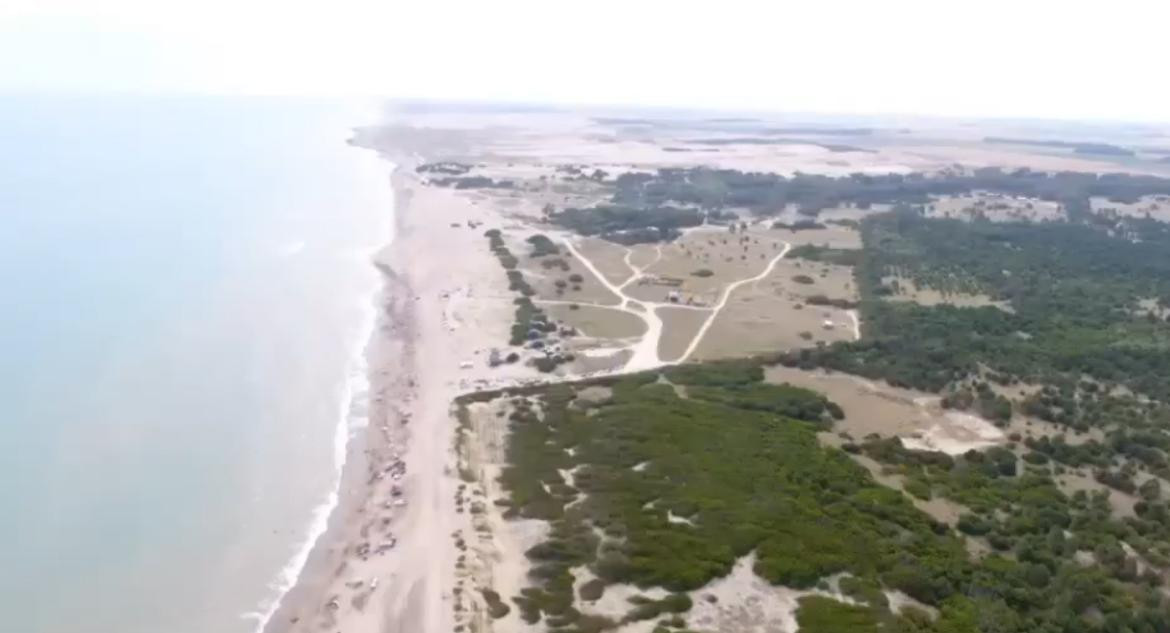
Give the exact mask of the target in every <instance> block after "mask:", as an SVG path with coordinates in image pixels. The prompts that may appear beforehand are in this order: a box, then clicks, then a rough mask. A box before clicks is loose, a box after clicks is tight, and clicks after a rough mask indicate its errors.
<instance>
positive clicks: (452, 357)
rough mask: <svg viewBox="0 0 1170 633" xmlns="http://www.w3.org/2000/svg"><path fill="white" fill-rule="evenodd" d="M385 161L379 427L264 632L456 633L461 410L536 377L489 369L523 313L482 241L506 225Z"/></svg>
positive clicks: (376, 400)
mask: <svg viewBox="0 0 1170 633" xmlns="http://www.w3.org/2000/svg"><path fill="white" fill-rule="evenodd" d="M382 157H383V158H384V159H386V160H388V161H389V163H392V164H393V165H394V169H393V171H392V173H391V175H390V182H391V185H392V187H393V190H394V219H393V223H394V235H393V239H392V241H391V242H390V243H389V244H387V245H386V246H385V247H383V248H382V249H380V250H379V252H378V253H377V255H376V256H375V257H374V265H375V266H376V267H377V268H378V269H379V271H380V272H381V275H382V288H381V289H380V291H379V294H378V298H377V314H376V317H375V318H376V322H375V326H374V330H373V334H372V336H371V337H370V341H369V343H368V345H367V348H366V359H367V367H368V376H369V407H368V423H367V426H366V427H365V429H362V430H358V431H357V432H355V433H353V434H352V435H351V437H350V439H349V445H348V448H347V451H346V452H347V455H346V460H345V466H344V468H343V469H342V473H341V478H340V485H339V488H338V492H337V499H338V501H337V504H336V506H335V507H334V509H333V511H332V512H331V513H330V516H329V519H328V521H327V527H326V529H325V531H324V532H323V533H321V534H320V536H319V537H318V538H317V539H316V541H315V543H314V544H313V546H312V547H311V549H310V551H309V554H308V556H307V558H306V561H305V564H304V566H303V567H302V569H301V573H300V574H299V576H298V577H297V579H296V582H295V583H294V584H293V586H292V587H291V588H290V589H288V591H286V592H285V593H284V594H283V595H282V596H281V598H280V599H279V603H278V604H277V605H276V608H275V609H274V610H273V613H272V615H271V617H270V618H269V619H268V622H267V623H266V624H265V625H264V626H263V627H262V628H261V629H260V630H262V631H263V632H264V633H293V632H298V631H319V630H322V627H327V628H328V630H343V631H346V633H351V632H355V631H356V632H358V633H364V632H369V633H378V632H381V631H386V630H399V629H402V630H423V631H431V630H444V629H449V628H450V627H451V625H452V618H453V616H452V609H451V605H450V604H449V602H450V601H451V591H452V588H453V585H454V570H455V560H454V558H455V554H454V552H455V549H456V548H454V547H452V544H451V542H450V541H446V542H445V541H444V539H448V538H453V537H452V536H451V535H452V534H453V532H455V531H456V530H457V528H458V527H459V525H458V523H459V520H458V517H457V513H456V509H455V501H454V497H455V496H456V489H457V486H458V484H459V481H458V477H457V469H456V468H455V466H454V464H455V461H456V456H455V454H454V451H453V439H454V428H455V423H454V420H453V417H452V415H451V403H452V401H453V400H454V398H455V396H457V395H459V394H460V393H463V392H466V391H471V390H474V389H479V388H483V387H484V386H485V385H488V384H494V385H496V386H500V385H502V384H508V383H513V382H516V381H517V380H518V379H519V378H521V377H522V376H524V375H525V374H526V372H528V371H529V370H527V369H525V368H520V367H512V368H496V369H491V368H489V367H488V363H487V357H488V351H489V350H490V348H492V347H494V346H498V345H501V344H502V343H503V342H504V341H506V336H507V334H506V333H507V329H508V327H509V324H510V319H511V311H512V309H513V308H512V303H511V296H510V295H509V293H508V291H507V287H506V281H505V279H504V277H503V276H502V275H500V274H499V265H498V263H497V262H496V261H495V259H494V256H493V255H492V254H491V253H490V251H489V250H488V248H487V244H486V240H485V238H484V237H483V231H484V230H486V228H490V227H492V226H496V225H498V224H499V223H500V220H501V218H500V216H498V214H497V213H496V212H494V211H492V210H491V209H490V208H487V206H486V205H476V204H474V203H473V202H471V201H469V200H467V199H466V198H461V197H458V196H456V195H455V194H454V193H453V192H451V191H450V190H442V189H438V188H433V187H426V186H424V185H422V184H421V182H420V180H419V178H418V176H417V175H416V174H415V173H414V165H415V163H416V162H417V159H414V158H410V157H405V156H397V155H387V154H385V153H383V156H382ZM436 253H438V254H441V256H440V257H436V256H435V254H436ZM422 350H425V353H421V351H422ZM469 365H470V366H469Z"/></svg>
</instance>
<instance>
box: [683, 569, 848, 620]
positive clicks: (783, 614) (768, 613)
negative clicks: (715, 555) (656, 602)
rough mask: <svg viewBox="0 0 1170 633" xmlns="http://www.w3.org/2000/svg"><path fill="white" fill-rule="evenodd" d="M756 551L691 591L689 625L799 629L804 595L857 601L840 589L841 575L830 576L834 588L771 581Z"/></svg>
mask: <svg viewBox="0 0 1170 633" xmlns="http://www.w3.org/2000/svg"><path fill="white" fill-rule="evenodd" d="M755 564H756V554H755V552H752V553H750V554H748V555H747V556H744V557H742V558H740V559H739V560H737V561H736V562H735V565H734V566H733V567H732V568H731V572H730V573H728V574H727V575H726V576H724V577H723V578H718V579H715V580H713V581H711V582H709V583H707V584H706V585H704V586H703V587H701V588H699V589H696V590H695V591H692V592H690V596H691V600H692V601H693V602H694V606H693V607H691V610H690V611H689V612H687V613H686V614H685V615H686V620H687V628H688V629H694V630H699V631H728V632H731V631H734V632H735V633H777V632H783V633H796V631H797V628H798V627H797V624H796V611H797V610H798V609H799V608H800V599H801V598H804V597H806V596H814V595H815V596H824V597H827V598H832V599H834V600H838V601H840V602H844V603H847V604H855V602H854V601H853V600H852V599H850V598H849V597H847V596H844V595H842V594H841V593H840V592H839V591H837V590H836V588H837V585H838V583H839V582H840V579H841V576H840V575H838V576H832V577H830V578H826V579H825V580H826V582H827V584H828V585H829V586H830V587H831V588H832V589H833V591H822V590H819V589H813V590H811V591H804V590H797V589H791V588H788V587H783V586H776V585H772V584H769V583H768V581H766V580H764V579H763V578H760V577H759V576H757V575H756V573H755V571H754V567H755Z"/></svg>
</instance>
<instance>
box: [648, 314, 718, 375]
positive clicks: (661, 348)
mask: <svg viewBox="0 0 1170 633" xmlns="http://www.w3.org/2000/svg"><path fill="white" fill-rule="evenodd" d="M654 312H655V314H657V315H658V318H660V319H662V337H661V338H659V339H658V356H659V358H661V359H662V360H663V361H666V362H674V361H676V360H678V359H679V358H682V355H683V354H684V353H685V352H686V350H687V346H689V345H690V344H691V341H692V340H694V338H695V335H696V334H698V333H699V328H701V327H702V326H703V322H704V321H706V320H707V317H709V316H710V315H711V310H696V309H691V308H657V309H656V310H654Z"/></svg>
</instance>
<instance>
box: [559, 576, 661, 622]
mask: <svg viewBox="0 0 1170 633" xmlns="http://www.w3.org/2000/svg"><path fill="white" fill-rule="evenodd" d="M669 595H670V592H669V591H667V590H665V589H662V588H661V587H650V588H648V589H639V588H638V587H636V586H634V585H623V584H617V585H607V586H606V588H605V593H603V594H601V598H599V599H598V600H596V601H595V602H583V603H582V604H581V607H579V610H580V611H581V613H585V614H588V615H600V616H602V617H606V618H610V619H613V620H614V621H617V620H621V619H622V618H623V617H625V615H626V614H627V613H629V612H630V611H631V610H633V609H634V607H635V606H637V605H635V604H634V603H632V602H630V598H633V597H635V596H644V597H646V598H649V599H650V600H661V599H663V598H665V597H666V596H669ZM650 622H651V624H653V622H654V621H653V620H651V621H650ZM622 630H623V631H624V630H628V629H622Z"/></svg>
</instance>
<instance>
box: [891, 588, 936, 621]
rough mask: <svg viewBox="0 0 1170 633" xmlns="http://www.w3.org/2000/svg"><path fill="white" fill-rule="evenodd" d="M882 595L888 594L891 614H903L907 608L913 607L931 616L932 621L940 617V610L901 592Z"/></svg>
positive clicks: (896, 591) (894, 591) (895, 591)
mask: <svg viewBox="0 0 1170 633" xmlns="http://www.w3.org/2000/svg"><path fill="white" fill-rule="evenodd" d="M882 593H884V594H886V600H887V601H888V602H889V603H890V612H892V613H901V612H902V609H905V608H906V607H913V608H915V609H918V610H920V611H924V612H925V613H927V614H929V615H930V617H931V619H934V618H937V617H938V609H935V608H934V607H932V606H929V605H926V604H923V603H921V602H919V601H917V600H915V599H914V598H911V597H910V596H908V595H906V594H904V593H902V592H901V591H898V590H896V589H895V590H893V591H884V592H882Z"/></svg>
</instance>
